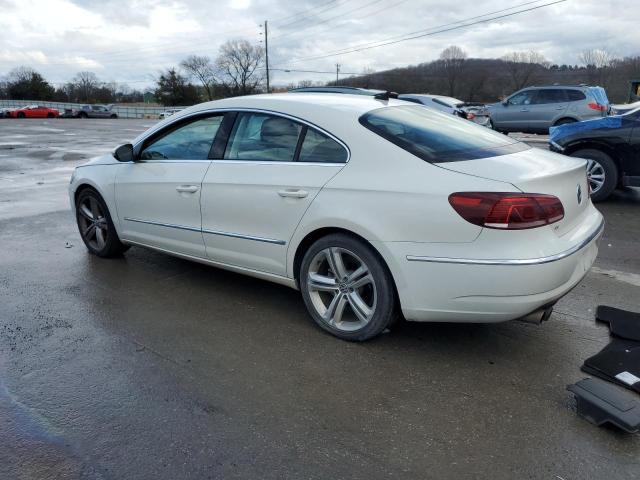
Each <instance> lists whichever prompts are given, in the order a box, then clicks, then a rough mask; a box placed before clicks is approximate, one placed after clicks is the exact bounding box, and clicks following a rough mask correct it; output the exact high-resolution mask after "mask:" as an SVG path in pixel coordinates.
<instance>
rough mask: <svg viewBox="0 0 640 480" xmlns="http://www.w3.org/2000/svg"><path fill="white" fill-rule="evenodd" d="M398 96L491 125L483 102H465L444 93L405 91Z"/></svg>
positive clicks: (485, 125) (475, 121) (481, 123)
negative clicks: (432, 93) (431, 93)
mask: <svg viewBox="0 0 640 480" xmlns="http://www.w3.org/2000/svg"><path fill="white" fill-rule="evenodd" d="M398 98H399V99H400V100H404V101H406V102H413V103H419V104H420V105H424V106H425V107H429V108H434V109H436V110H440V111H441V112H445V113H448V114H450V115H457V116H458V117H462V118H466V119H467V120H471V121H472V122H474V123H477V124H479V125H482V126H484V127H488V126H489V125H490V117H489V112H488V110H487V109H486V107H485V106H484V105H483V104H481V103H465V102H463V101H462V100H458V99H457V98H453V97H446V96H444V95H428V94H426V93H403V94H401V95H398Z"/></svg>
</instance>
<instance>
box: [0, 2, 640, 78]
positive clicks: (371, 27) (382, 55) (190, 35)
mask: <svg viewBox="0 0 640 480" xmlns="http://www.w3.org/2000/svg"><path fill="white" fill-rule="evenodd" d="M549 1H551V0H539V1H538V2H535V3H533V4H530V5H528V6H522V7H520V9H524V8H530V7H533V6H536V5H541V4H544V3H548V2H549ZM524 3H525V0H510V1H509V3H508V4H506V3H505V1H504V0H484V1H482V2H478V1H476V0H458V1H456V2H451V1H450V0H377V1H371V0H357V1H356V0H354V1H347V0H335V1H332V2H327V1H322V2H319V1H317V0H299V1H297V2H292V1H290V0H253V1H251V0H229V1H226V2H222V1H216V2H211V1H210V0H168V1H167V0H109V1H103V0H48V1H45V0H0V10H1V11H2V12H3V15H2V16H0V75H2V74H3V73H6V72H8V71H9V70H10V69H11V68H14V67H16V66H19V65H23V64H24V65H29V66H31V67H33V68H36V69H38V70H40V71H41V73H43V74H44V75H45V77H47V78H50V79H52V80H53V81H55V82H63V81H65V80H68V79H69V78H71V77H72V76H73V75H74V74H75V73H76V72H77V71H79V70H87V69H93V70H95V71H96V73H97V74H98V75H99V76H100V77H101V78H102V79H104V80H118V81H123V82H129V83H131V84H132V85H136V86H143V85H146V84H150V83H151V82H150V78H153V76H155V75H157V72H158V71H160V70H162V69H164V68H167V67H169V66H172V65H177V64H179V62H180V60H182V59H183V58H185V57H186V56H188V55H190V54H198V55H209V56H212V57H214V56H216V54H217V52H218V49H219V47H220V45H221V44H222V43H224V42H225V41H226V40H228V39H230V38H246V39H247V40H249V41H251V42H256V43H257V42H259V41H261V40H263V38H262V36H261V35H260V32H261V31H262V29H261V28H260V27H259V25H260V24H261V23H262V22H263V21H264V20H265V19H267V20H269V27H270V32H269V50H270V63H271V65H272V66H273V67H280V68H282V67H290V68H291V69H299V70H320V71H329V72H334V71H335V64H336V63H339V64H341V70H342V71H343V72H361V71H362V70H363V69H365V68H369V69H374V70H381V69H386V68H392V67H398V66H404V65H409V64H414V65H415V64H418V63H422V62H427V61H430V60H433V59H435V58H437V57H438V55H439V53H440V51H442V50H443V49H444V48H446V47H447V46H448V45H452V44H455V45H459V46H461V47H462V48H464V49H465V50H466V51H467V53H468V54H469V55H470V56H471V57H500V56H502V55H504V54H505V53H507V52H509V51H513V50H530V49H534V50H539V51H540V52H541V53H543V54H544V55H545V56H546V57H547V58H548V59H549V60H551V61H552V62H554V63H571V64H576V63H578V58H579V55H580V53H581V52H582V51H584V50H586V49H590V48H605V49H607V50H609V51H611V52H613V53H614V54H615V55H618V56H625V55H634V54H640V47H639V46H640V29H638V28H637V25H636V24H637V21H636V19H635V18H634V16H633V15H625V14H623V13H622V12H625V11H627V10H628V9H629V5H628V3H629V2H628V0H580V1H576V0H573V1H566V2H564V3H559V4H556V5H552V6H549V7H545V8H541V9H538V10H534V11H531V12H527V13H522V14H520V15H514V16H510V17H505V18H501V19H496V20H493V21H491V22H487V23H480V24H477V25H472V26H468V27H466V28H460V29H456V30H453V31H449V32H440V33H438V34H435V35H430V36H424V37H422V38H419V39H415V40H411V41H406V42H402V43H397V44H394V45H387V46H383V47H380V48H374V49H369V50H363V51H360V52H354V53H342V54H339V55H335V56H331V57H326V58H312V59H308V58H307V57H313V56H322V55H325V54H326V53H329V52H335V51H338V50H341V49H347V48H349V47H353V46H360V45H366V44H370V43H371V42H378V41H380V40H384V39H388V38H394V37H395V38H401V36H402V35H406V34H407V33H410V32H425V33H426V32H427V31H428V29H432V30H431V31H436V30H438V28H436V27H440V30H442V29H444V28H448V27H452V26H455V22H459V21H460V20H461V19H470V18H471V17H479V16H481V15H483V14H486V13H489V12H497V11H500V10H505V9H507V8H509V6H511V7H514V6H516V5H522V4H524ZM529 3H530V2H529ZM517 10H518V8H516V9H513V10H509V11H506V12H503V13H502V14H505V13H509V12H513V11H517ZM612 12H620V13H619V14H614V13H612ZM496 15H498V14H496ZM494 16H495V15H494ZM478 19H479V18H476V19H475V20H478ZM471 21H473V20H471ZM447 26H448V27H447ZM331 78H333V74H309V73H296V72H290V73H286V72H279V71H278V72H274V76H273V81H274V83H276V84H287V83H289V82H292V81H298V80H301V79H313V80H330V79H331Z"/></svg>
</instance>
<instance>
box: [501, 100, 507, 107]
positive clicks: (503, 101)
mask: <svg viewBox="0 0 640 480" xmlns="http://www.w3.org/2000/svg"><path fill="white" fill-rule="evenodd" d="M500 103H502V105H503V106H505V107H508V106H509V100H502V102H500Z"/></svg>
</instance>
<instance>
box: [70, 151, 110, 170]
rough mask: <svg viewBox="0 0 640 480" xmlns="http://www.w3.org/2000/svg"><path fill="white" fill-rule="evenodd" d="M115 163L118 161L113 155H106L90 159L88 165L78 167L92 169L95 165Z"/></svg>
mask: <svg viewBox="0 0 640 480" xmlns="http://www.w3.org/2000/svg"><path fill="white" fill-rule="evenodd" d="M114 163H118V160H116V159H115V158H114V156H113V155H112V154H111V153H107V154H105V155H100V156H99V157H94V158H92V159H90V160H89V161H88V162H87V163H83V164H82V165H78V166H79V167H92V166H94V165H113V164H114Z"/></svg>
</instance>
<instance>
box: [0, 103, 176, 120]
mask: <svg viewBox="0 0 640 480" xmlns="http://www.w3.org/2000/svg"><path fill="white" fill-rule="evenodd" d="M26 105H42V106H44V107H50V108H55V109H57V110H59V111H60V113H63V112H64V110H65V108H74V109H79V108H81V107H82V106H83V105H86V103H65V102H45V101H42V100H0V108H20V107H24V106H26ZM167 108H169V107H166V108H165V107H123V106H119V105H114V106H113V108H112V109H111V111H113V112H114V113H115V114H117V115H118V117H119V118H158V116H159V115H160V113H162V112H164V111H165V110H166V109H167ZM170 108H182V107H170Z"/></svg>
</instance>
